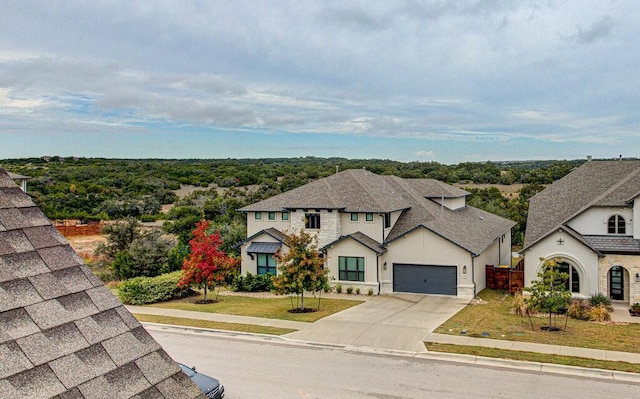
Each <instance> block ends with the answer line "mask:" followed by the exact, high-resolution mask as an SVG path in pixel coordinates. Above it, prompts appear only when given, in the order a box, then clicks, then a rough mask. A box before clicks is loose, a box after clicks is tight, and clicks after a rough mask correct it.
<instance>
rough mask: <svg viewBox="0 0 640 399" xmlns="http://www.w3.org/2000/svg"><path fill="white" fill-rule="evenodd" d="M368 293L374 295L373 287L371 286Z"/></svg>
mask: <svg viewBox="0 0 640 399" xmlns="http://www.w3.org/2000/svg"><path fill="white" fill-rule="evenodd" d="M367 295H369V296H372V295H373V288H369V291H367Z"/></svg>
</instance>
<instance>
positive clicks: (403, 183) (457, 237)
mask: <svg viewBox="0 0 640 399" xmlns="http://www.w3.org/2000/svg"><path fill="white" fill-rule="evenodd" d="M389 179H390V180H392V181H393V183H392V184H396V185H398V190H397V191H399V192H401V193H402V194H403V196H404V198H405V200H406V201H407V202H409V203H410V204H411V207H410V208H409V209H407V210H405V211H403V213H402V215H401V216H400V218H399V219H398V221H397V222H396V223H395V225H394V226H393V229H391V232H390V233H389V235H388V236H387V240H386V242H391V241H394V240H396V239H398V238H401V237H402V236H404V235H406V234H408V233H409V232H411V231H413V230H415V229H416V228H418V227H425V228H426V229H428V230H430V231H432V232H433V233H435V234H437V235H439V236H441V237H443V238H444V239H446V240H449V241H451V242H453V243H454V244H456V245H458V246H460V247H461V248H463V249H465V250H466V251H468V252H470V253H471V254H473V255H479V254H480V253H482V251H484V250H485V249H486V248H487V247H489V246H490V245H491V244H492V243H493V242H494V241H495V239H496V237H499V236H501V235H502V234H504V233H506V232H507V231H509V229H511V228H512V227H513V226H514V225H515V223H514V222H512V221H510V220H507V219H505V218H502V217H500V216H497V215H494V214H492V213H489V212H485V211H483V210H481V209H478V208H474V207H472V206H469V205H467V206H465V207H463V208H459V209H456V210H451V209H448V208H446V207H443V206H441V205H440V204H438V203H436V202H434V201H432V200H429V199H426V196H425V195H424V192H422V191H420V189H421V188H422V187H421V185H419V184H416V181H414V179H401V178H398V177H395V176H389ZM418 180H419V179H418ZM443 184H444V183H443ZM460 191H462V192H464V193H466V191H464V190H460Z"/></svg>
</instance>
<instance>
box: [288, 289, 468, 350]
mask: <svg viewBox="0 0 640 399" xmlns="http://www.w3.org/2000/svg"><path fill="white" fill-rule="evenodd" d="M468 302H469V300H468V299H460V298H456V297H450V296H437V295H419V294H389V295H379V296H376V297H374V298H371V299H369V300H368V301H366V302H364V303H362V304H360V305H358V306H354V307H352V308H349V309H347V310H344V311H342V312H339V313H336V314H333V315H331V316H328V317H325V318H324V319H321V320H318V321H317V322H315V323H313V324H311V325H308V326H306V327H305V328H303V329H302V330H299V331H297V332H294V333H291V334H289V335H288V337H289V338H291V339H296V340H302V341H311V342H319V343H326V344H335V345H347V346H349V345H352V346H365V347H371V348H379V349H393V350H402V351H411V352H424V351H425V348H424V345H423V341H424V339H425V338H426V337H427V335H429V334H430V333H431V332H433V330H435V329H436V328H437V327H438V326H439V325H440V324H442V323H443V322H444V321H446V320H448V319H449V318H450V317H451V316H453V315H454V314H456V313H457V312H459V311H460V310H461V309H462V308H464V307H465V306H466V305H467V304H468Z"/></svg>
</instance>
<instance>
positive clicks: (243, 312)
mask: <svg viewBox="0 0 640 399" xmlns="http://www.w3.org/2000/svg"><path fill="white" fill-rule="evenodd" d="M213 297H214V295H211V296H209V298H213ZM292 299H293V305H294V307H298V305H297V304H296V299H295V298H292ZM292 299H291V298H289V297H288V296H283V297H279V298H269V299H260V298H252V297H245V296H222V295H221V296H219V297H218V300H219V302H216V303H210V304H206V305H201V304H196V303H193V302H195V300H196V299H194V298H187V299H180V300H175V301H169V302H162V303H155V304H152V305H147V306H151V307H158V308H168V309H180V310H192V311H197V312H208V313H224V314H232V315H239V316H254V317H265V318H268V319H281V320H293V321H306V322H314V321H316V320H319V319H322V318H323V317H327V316H329V315H332V314H334V313H337V312H340V311H342V310H345V309H348V308H350V307H352V306H355V305H358V304H360V303H362V302H363V301H356V300H345V299H333V298H331V299H330V298H322V299H321V300H320V309H319V310H318V311H317V312H312V313H289V312H288V310H290V309H291V308H292V305H291V304H292ZM305 307H306V308H314V309H315V308H317V307H318V299H317V298H314V297H313V296H310V297H307V296H305Z"/></svg>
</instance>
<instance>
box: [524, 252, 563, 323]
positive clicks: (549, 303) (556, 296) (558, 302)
mask: <svg viewBox="0 0 640 399" xmlns="http://www.w3.org/2000/svg"><path fill="white" fill-rule="evenodd" d="M540 260H543V259H540ZM560 262H561V260H560V259H547V260H545V261H544V263H543V265H542V270H541V271H540V272H539V273H538V278H537V279H536V280H533V281H532V282H531V286H529V287H525V288H524V289H523V290H524V291H526V292H529V293H530V294H531V296H529V297H528V298H526V299H525V303H526V304H527V306H528V307H529V309H534V310H536V311H538V312H544V313H549V326H548V329H549V330H552V329H554V327H553V326H552V323H551V315H552V314H559V313H564V312H566V310H567V306H568V304H569V300H570V299H571V292H569V290H568V289H567V280H568V278H569V275H568V274H567V273H563V272H561V271H560V270H559V269H558V263H560Z"/></svg>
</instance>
